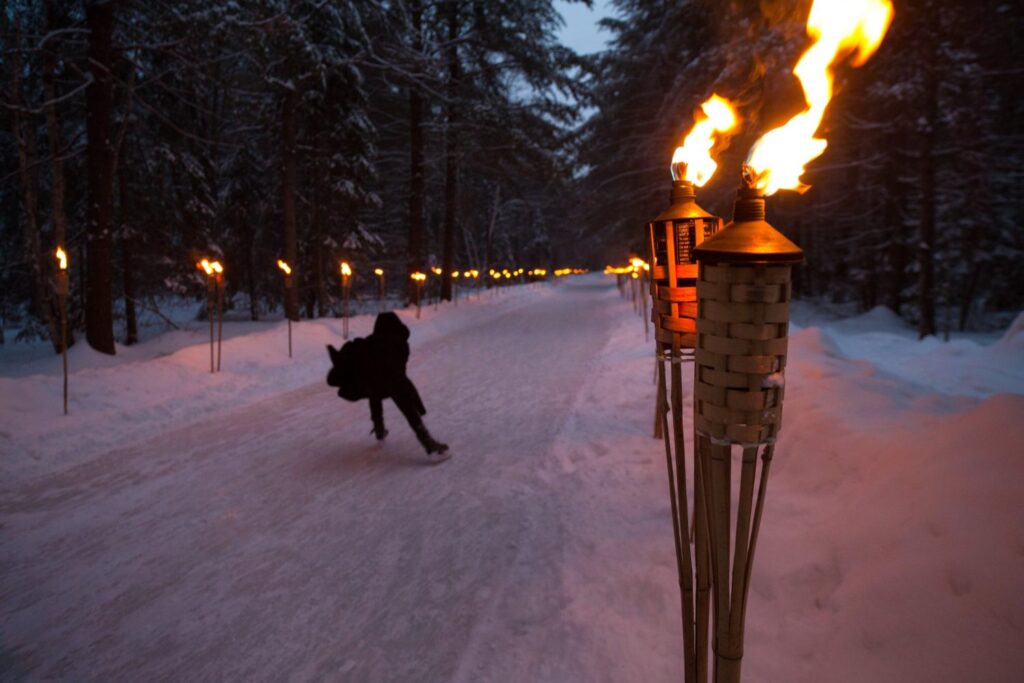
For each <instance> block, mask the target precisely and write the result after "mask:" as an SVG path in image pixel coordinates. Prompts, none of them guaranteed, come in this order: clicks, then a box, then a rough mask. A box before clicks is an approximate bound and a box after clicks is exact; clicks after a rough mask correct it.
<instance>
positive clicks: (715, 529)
mask: <svg viewBox="0 0 1024 683" xmlns="http://www.w3.org/2000/svg"><path fill="white" fill-rule="evenodd" d="M764 217H765V211H764V197H763V196H762V193H761V191H760V190H758V189H756V187H755V182H754V181H753V180H752V174H749V173H745V174H744V184H743V186H742V187H741V189H740V191H739V193H738V196H737V199H736V208H735V212H734V215H733V221H732V223H730V224H729V225H727V226H726V227H725V229H724V230H722V232H720V233H718V234H717V235H715V236H714V237H712V238H711V239H709V240H707V241H706V242H704V244H702V245H700V246H698V247H697V249H696V250H695V251H696V257H697V259H698V261H699V264H700V273H699V276H698V279H697V312H698V313H697V352H696V368H695V370H696V371H695V377H694V387H695V388H694V397H695V398H694V432H695V437H696V440H697V463H698V467H699V469H700V471H701V474H702V478H703V481H704V483H705V489H706V492H707V496H706V497H705V500H704V504H705V506H706V516H707V525H708V532H709V539H710V552H711V567H712V573H713V581H714V585H715V591H714V614H715V638H714V651H715V682H716V683H738V681H739V680H740V663H741V661H742V658H743V627H744V621H745V618H746V607H747V594H748V591H749V588H750V574H751V570H752V567H753V562H754V549H755V548H756V546H757V535H758V531H759V529H760V526H761V514H762V512H763V510H764V500H765V492H766V489H767V482H768V471H769V468H770V466H771V460H772V454H773V452H774V450H775V440H776V438H777V437H778V434H779V428H780V426H781V424H782V399H783V391H784V381H783V373H784V371H785V368H786V352H787V342H788V333H789V299H790V293H791V277H792V269H793V265H794V264H797V263H799V262H801V261H802V260H803V252H802V251H801V250H800V248H799V247H798V246H796V245H795V244H793V243H792V242H790V241H789V240H788V239H786V237H784V236H783V235H782V234H781V233H779V232H778V231H777V230H775V228H773V227H772V226H771V225H769V224H768V223H767V222H766V221H765V220H764ZM733 446H738V447H739V455H740V468H741V469H740V476H739V491H738V495H737V496H736V497H735V498H734V492H733V486H732V481H733V477H732V467H733ZM759 452H760V460H761V463H762V464H761V467H760V473H759V474H758V471H757V470H758V465H757V461H758V455H759ZM755 482H757V495H756V497H755V496H754V484H755ZM734 505H735V508H736V517H735V524H734V525H733V523H732V519H731V512H732V509H733V507H734ZM730 539H733V540H732V544H731V543H730ZM731 545H732V547H730V546H731Z"/></svg>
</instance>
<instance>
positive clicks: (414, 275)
mask: <svg viewBox="0 0 1024 683" xmlns="http://www.w3.org/2000/svg"><path fill="white" fill-rule="evenodd" d="M409 277H411V278H412V279H413V280H415V281H416V282H423V281H424V280H426V279H427V274H426V273H421V272H419V271H417V272H415V273H412V274H411V275H409Z"/></svg>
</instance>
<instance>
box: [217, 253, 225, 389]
mask: <svg viewBox="0 0 1024 683" xmlns="http://www.w3.org/2000/svg"><path fill="white" fill-rule="evenodd" d="M223 341H224V281H223V279H222V277H221V274H220V273H217V372H220V350H221V346H222V344H223Z"/></svg>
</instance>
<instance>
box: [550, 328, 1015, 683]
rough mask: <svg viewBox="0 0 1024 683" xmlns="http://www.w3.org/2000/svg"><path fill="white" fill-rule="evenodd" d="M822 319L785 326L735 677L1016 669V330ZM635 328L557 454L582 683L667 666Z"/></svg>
mask: <svg viewBox="0 0 1024 683" xmlns="http://www.w3.org/2000/svg"><path fill="white" fill-rule="evenodd" d="M808 322H813V321H808ZM1018 322H1019V320H1018ZM819 324H820V326H812V327H807V328H805V329H801V330H796V331H794V333H793V335H792V337H791V342H790V343H791V346H790V366H789V368H788V370H787V377H786V379H787V392H786V393H787V398H786V407H785V410H786V417H785V420H784V423H783V430H782V436H781V439H780V442H779V444H778V448H777V451H776V455H775V459H774V461H773V465H772V475H771V479H770V481H769V487H768V498H767V505H766V510H765V517H764V524H763V526H762V532H761V536H760V541H759V543H758V547H757V557H756V561H755V568H754V574H753V582H752V587H751V588H752V590H751V595H750V601H749V607H748V614H747V638H746V651H745V656H744V664H743V667H744V681H749V682H750V683H777V682H779V681H786V682H787V683H799V682H807V683H862V682H863V681H872V682H873V683H886V682H891V683H897V682H906V681H930V682H932V683H934V682H948V683H960V682H962V681H993V682H1006V683H1010V682H1011V681H1017V680H1020V678H1019V676H1020V674H1021V672H1022V671H1024V652H1022V651H1021V649H1020V647H1019V645H1020V640H1021V631H1022V629H1024V496H1022V491H1021V484H1020V482H1021V481H1024V459H1022V458H1021V457H1020V455H1021V453H1022V450H1021V443H1022V442H1024V395H1021V394H1024V382H1022V381H1021V379H1020V375H1019V373H1020V370H1021V355H1020V347H1019V346H1018V345H1017V344H1018V342H1019V339H1020V338H1021V336H1022V335H1021V334H1020V331H1019V330H1018V328H1017V325H1016V324H1015V327H1014V328H1012V329H1011V331H1010V332H1008V333H1007V334H1006V335H1005V336H1004V337H1003V340H1002V341H1000V342H999V343H998V344H988V345H985V344H979V343H976V342H965V341H957V342H951V343H950V344H942V343H940V342H936V341H934V340H926V341H924V342H918V341H916V339H915V338H914V336H913V331H912V330H909V329H908V328H906V326H905V325H904V324H903V323H902V322H901V321H899V320H898V319H895V318H894V317H893V316H892V315H891V314H890V313H889V312H887V311H881V310H876V311H874V312H872V313H870V314H868V315H867V316H861V317H860V318H859V319H855V320H844V321H819ZM1015 330H1016V331H1015ZM637 332H638V328H637V325H636V323H635V322H634V321H633V320H628V321H627V320H624V321H623V325H622V327H621V329H620V331H619V332H618V333H617V334H616V336H615V337H614V338H613V339H611V340H610V341H609V343H608V345H607V346H606V347H605V349H604V351H603V352H602V354H601V355H600V364H601V368H600V371H599V372H597V373H595V375H594V378H593V380H592V381H591V382H590V383H589V384H588V385H587V386H585V387H583V388H582V389H581V392H580V396H579V402H578V405H577V407H576V410H575V416H574V417H573V418H572V419H571V420H570V421H569V423H568V424H567V425H566V428H565V430H563V432H562V434H561V439H560V441H559V443H558V446H557V448H556V449H555V454H556V456H557V460H558V462H559V464H560V469H561V470H562V471H563V472H572V473H573V475H574V476H577V477H579V478H581V479H582V480H583V481H584V482H585V483H584V484H578V485H577V487H578V488H579V489H581V490H586V491H589V492H590V503H589V504H580V505H578V506H577V507H576V516H575V518H574V524H575V527H574V528H576V529H577V532H578V533H577V538H575V539H573V540H572V541H570V543H569V544H568V550H567V551H566V552H567V560H566V563H565V566H564V568H563V579H564V580H565V582H566V583H567V585H568V586H569V587H570V593H571V594H572V595H573V600H572V603H571V607H570V610H569V611H570V615H571V618H572V620H573V622H574V623H575V624H576V625H577V626H578V628H579V629H580V630H581V631H582V632H584V633H585V636H583V641H584V643H585V645H584V647H585V648H586V652H587V655H586V657H585V658H584V659H586V660H587V665H586V670H585V672H583V673H582V674H581V675H580V676H579V680H649V681H654V680H682V668H681V647H682V645H681V636H680V627H679V594H678V587H677V585H676V581H677V579H676V570H675V559H674V553H673V549H672V540H671V538H672V537H671V527H670V517H669V505H668V495H667V483H666V474H665V470H666V466H665V455H664V450H663V447H662V444H661V442H658V441H655V440H653V439H652V438H651V436H650V434H651V429H652V426H653V425H652V423H653V417H654V411H653V407H654V406H653V404H654V387H653V384H652V365H653V362H652V359H651V349H650V347H649V346H648V345H645V344H643V343H642V342H641V341H640V337H639V335H638V334H637ZM1008 347H1009V348H1008ZM893 356H898V359H897V358H894V357H893ZM952 359H960V367H958V368H955V369H954V368H950V367H949V365H950V363H951V362H952ZM876 361H877V362H876ZM965 361H967V362H965ZM940 370H941V373H940ZM936 375H938V376H936ZM684 376H685V373H684ZM687 382H689V378H687ZM1004 389H1005V390H1006V391H1011V392H1013V393H999V392H1000V391H1001V390H1004ZM686 397H687V398H686V402H685V403H686V405H685V409H684V415H685V418H686V423H687V425H689V424H690V412H691V410H692V404H691V401H690V392H689V390H687V392H686ZM688 428H689V427H688ZM687 446H688V452H689V453H692V449H691V448H692V447H691V445H690V444H688V445H687ZM689 481H690V482H691V486H692V472H691V473H689ZM690 496H691V497H690V501H691V504H692V500H693V499H692V490H691V492H690Z"/></svg>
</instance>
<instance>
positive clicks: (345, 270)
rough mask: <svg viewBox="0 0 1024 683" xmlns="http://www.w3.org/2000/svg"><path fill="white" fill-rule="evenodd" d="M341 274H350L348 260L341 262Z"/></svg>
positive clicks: (344, 275)
mask: <svg viewBox="0 0 1024 683" xmlns="http://www.w3.org/2000/svg"><path fill="white" fill-rule="evenodd" d="M341 274H342V276H343V277H348V276H350V275H352V268H351V267H350V266H349V265H348V261H342V262H341Z"/></svg>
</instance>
